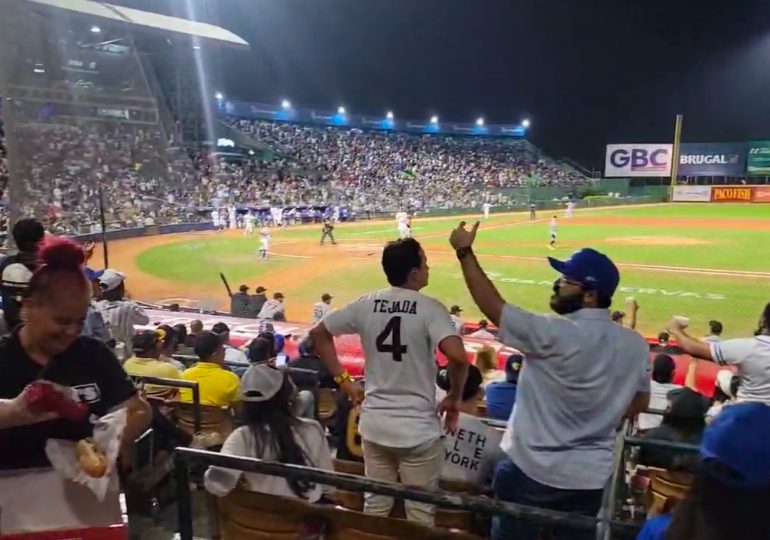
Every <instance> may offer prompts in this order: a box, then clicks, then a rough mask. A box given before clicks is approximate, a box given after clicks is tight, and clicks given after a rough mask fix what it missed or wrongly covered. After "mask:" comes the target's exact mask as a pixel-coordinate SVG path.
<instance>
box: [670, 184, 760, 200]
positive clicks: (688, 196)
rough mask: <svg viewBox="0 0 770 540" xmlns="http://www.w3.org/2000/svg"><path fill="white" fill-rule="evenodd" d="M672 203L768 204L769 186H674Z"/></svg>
mask: <svg viewBox="0 0 770 540" xmlns="http://www.w3.org/2000/svg"><path fill="white" fill-rule="evenodd" d="M671 200H672V201H674V202H713V203H720V202H748V203H770V185H762V186H748V185H747V186H744V185H736V186H674V188H673V191H672V196H671Z"/></svg>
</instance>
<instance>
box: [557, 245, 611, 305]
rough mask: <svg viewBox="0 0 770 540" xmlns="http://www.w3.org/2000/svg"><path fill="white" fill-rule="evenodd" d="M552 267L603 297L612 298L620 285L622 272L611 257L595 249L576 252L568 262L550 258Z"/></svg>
mask: <svg viewBox="0 0 770 540" xmlns="http://www.w3.org/2000/svg"><path fill="white" fill-rule="evenodd" d="M548 262H549V263H550V264H551V267H552V268H553V269H554V270H556V271H557V272H559V273H560V274H562V275H563V276H564V277H566V278H568V279H571V280H574V281H578V282H580V283H582V284H583V285H584V286H585V287H587V288H589V289H591V290H594V291H596V292H597V293H599V294H601V295H603V296H609V297H612V295H614V294H615V289H617V288H618V283H620V272H618V267H617V266H615V263H613V262H612V261H611V260H610V258H609V257H607V256H606V255H605V254H604V253H599V252H598V251H596V250H595V249H591V248H584V249H581V250H580V251H576V252H575V253H573V254H572V256H571V257H570V258H569V259H567V260H566V261H559V260H557V259H554V258H553V257H548Z"/></svg>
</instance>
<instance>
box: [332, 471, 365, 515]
mask: <svg viewBox="0 0 770 540" xmlns="http://www.w3.org/2000/svg"><path fill="white" fill-rule="evenodd" d="M334 470H335V471H336V472H339V473H346V474H355V475H356V476H364V464H363V463H361V462H358V461H346V460H344V459H335V460H334ZM334 499H335V500H336V501H337V502H338V503H339V504H340V505H341V506H343V507H344V508H348V509H350V510H357V511H359V512H360V511H362V510H363V509H364V494H363V493H361V492H360V491H348V490H345V489H341V488H337V490H336V491H335V492H334Z"/></svg>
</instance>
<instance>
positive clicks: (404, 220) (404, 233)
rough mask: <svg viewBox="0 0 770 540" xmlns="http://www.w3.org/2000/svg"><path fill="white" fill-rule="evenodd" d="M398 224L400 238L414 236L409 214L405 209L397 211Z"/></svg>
mask: <svg viewBox="0 0 770 540" xmlns="http://www.w3.org/2000/svg"><path fill="white" fill-rule="evenodd" d="M396 226H397V227H398V235H399V237H400V238H411V237H412V229H411V228H410V227H409V214H407V213H406V212H403V211H402V212H397V213H396Z"/></svg>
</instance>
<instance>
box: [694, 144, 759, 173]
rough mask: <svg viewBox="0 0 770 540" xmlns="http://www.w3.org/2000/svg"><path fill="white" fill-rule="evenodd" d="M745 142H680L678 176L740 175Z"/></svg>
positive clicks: (744, 160) (742, 171)
mask: <svg viewBox="0 0 770 540" xmlns="http://www.w3.org/2000/svg"><path fill="white" fill-rule="evenodd" d="M746 150H747V147H746V143H682V145H681V147H680V150H679V176H742V175H743V173H744V171H745V170H746Z"/></svg>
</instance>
